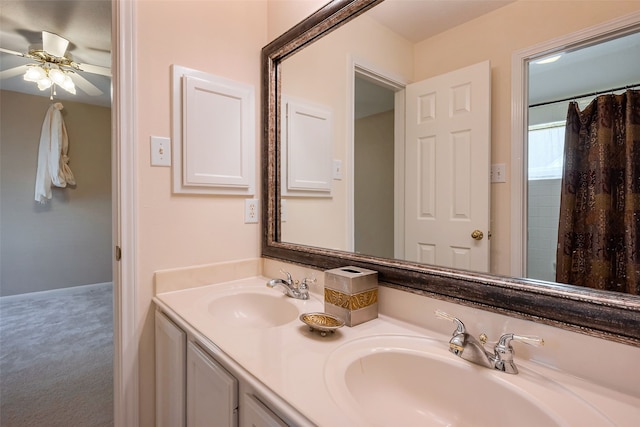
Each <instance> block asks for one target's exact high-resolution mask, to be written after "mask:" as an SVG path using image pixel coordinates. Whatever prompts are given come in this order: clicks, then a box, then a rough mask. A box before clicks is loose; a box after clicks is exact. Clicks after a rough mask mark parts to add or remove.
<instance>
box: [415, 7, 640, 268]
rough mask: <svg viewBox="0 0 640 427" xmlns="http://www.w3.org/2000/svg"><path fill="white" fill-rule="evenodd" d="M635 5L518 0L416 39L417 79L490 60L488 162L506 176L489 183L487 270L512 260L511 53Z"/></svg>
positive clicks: (573, 30) (613, 16)
mask: <svg viewBox="0 0 640 427" xmlns="http://www.w3.org/2000/svg"><path fill="white" fill-rule="evenodd" d="M637 10H640V1H615V0H609V1H589V0H581V1H580V2H575V1H560V2H558V1H545V0H541V1H538V0H522V1H518V2H516V3H513V4H510V5H508V6H505V7H503V8H501V9H498V10H496V11H494V12H493V13H489V14H487V15H484V16H482V17H480V18H478V19H475V20H473V21H471V22H469V23H467V24H464V25H461V26H459V27H456V28H453V29H452V30H450V31H447V32H444V33H442V34H439V35H437V36H434V37H431V38H429V39H427V40H424V41H423V42H421V43H418V44H416V46H415V58H416V59H415V79H416V81H419V80H422V79H425V78H428V77H432V76H435V75H438V74H441V73H445V72H448V71H452V70H455V69H458V68H461V67H464V66H467V65H471V64H475V63H478V62H481V61H484V60H487V59H489V60H491V80H492V81H491V84H492V91H491V116H492V120H491V134H492V147H491V150H492V154H491V162H492V163H505V164H507V177H508V182H507V183H506V184H492V185H491V192H492V193H491V213H492V218H491V232H492V238H491V272H493V273H497V274H507V275H508V274H509V273H510V263H511V257H510V254H511V249H510V242H511V240H510V239H511V230H510V226H511V223H510V222H511V215H510V203H511V187H510V182H511V181H512V180H511V179H510V171H511V127H510V125H509V123H511V56H512V54H513V53H514V52H515V51H518V50H521V49H524V48H527V47H530V46H534V45H537V44H539V43H542V42H544V41H547V40H551V39H554V38H557V37H559V36H561V35H564V34H569V33H572V32H576V31H578V30H581V29H584V28H588V27H590V26H593V25H596V24H598V23H602V22H605V21H608V20H611V19H613V18H615V17H618V16H623V15H625V14H628V13H631V12H633V11H637Z"/></svg>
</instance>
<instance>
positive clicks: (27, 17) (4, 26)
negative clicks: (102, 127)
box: [0, 0, 111, 106]
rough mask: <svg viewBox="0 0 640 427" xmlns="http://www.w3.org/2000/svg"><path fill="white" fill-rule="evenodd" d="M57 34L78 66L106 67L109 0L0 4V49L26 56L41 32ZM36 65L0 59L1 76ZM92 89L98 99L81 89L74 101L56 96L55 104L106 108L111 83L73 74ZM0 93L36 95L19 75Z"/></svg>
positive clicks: (8, 0) (9, 0) (0, 83)
mask: <svg viewBox="0 0 640 427" xmlns="http://www.w3.org/2000/svg"><path fill="white" fill-rule="evenodd" d="M43 30H44V31H49V32H52V33H55V34H58V35H60V36H62V37H64V38H66V39H68V40H69V41H70V45H69V49H68V52H69V53H70V54H71V55H72V57H73V60H74V61H76V62H79V63H86V64H92V65H99V66H102V67H107V68H110V67H111V1H109V0H73V1H71V0H62V1H61V0H0V47H2V48H4V49H9V50H13V51H18V52H23V53H24V52H27V51H28V49H29V46H30V45H33V44H41V43H42V31H43ZM34 62H35V61H33V60H30V59H28V58H22V57H19V56H14V55H11V54H7V53H0V71H5V70H8V69H11V68H13V67H18V66H21V65H25V64H28V63H34ZM78 73H79V74H81V75H82V76H83V77H84V78H86V79H87V80H89V81H90V82H91V83H93V84H94V85H95V86H97V87H98V88H99V89H100V90H101V91H102V92H103V95H101V96H94V97H91V96H88V95H86V94H85V93H84V92H83V91H81V90H80V89H77V94H76V95H71V94H68V93H67V92H66V91H65V90H63V89H58V90H57V96H56V99H60V100H72V101H76V102H84V103H88V104H94V105H102V106H110V105H111V79H110V78H109V77H105V76H100V75H96V74H91V73H86V72H81V71H78ZM0 88H1V89H3V90H11V91H16V92H23V93H29V94H33V95H39V96H47V97H48V96H49V95H50V91H49V90H45V91H44V92H42V91H40V90H38V88H37V86H36V84H35V83H33V82H25V81H24V80H23V78H22V75H17V76H14V77H10V78H6V79H2V80H0Z"/></svg>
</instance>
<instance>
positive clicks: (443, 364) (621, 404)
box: [154, 260, 640, 427]
mask: <svg viewBox="0 0 640 427" xmlns="http://www.w3.org/2000/svg"><path fill="white" fill-rule="evenodd" d="M272 263H274V262H273V261H269V260H255V261H250V262H249V264H251V265H253V266H254V267H253V272H256V271H257V272H258V273H257V274H254V275H251V272H247V273H243V272H240V271H239V270H242V269H236V270H237V271H233V273H232V274H227V275H222V276H219V275H218V276H216V277H214V276H215V275H214V276H211V282H210V283H211V284H205V283H206V278H205V277H206V274H203V273H202V272H201V271H202V268H201V267H196V268H194V269H183V270H180V271H177V272H176V271H170V272H158V273H157V274H156V290H157V293H156V296H155V298H154V301H155V303H156V399H157V402H156V406H157V411H158V412H157V417H156V418H157V425H172V426H176V425H203V423H205V424H206V425H215V426H217V425H224V426H227V425H229V426H236V425H239V426H251V425H257V426H258V425H259V426H280V425H290V426H312V425H317V426H342V425H349V426H399V425H402V426H405V427H410V426H449V425H450V426H454V425H455V426H485V425H491V426H516V425H517V426H521V427H526V426H567V427H568V426H620V427H623V426H634V425H637V421H638V419H640V389H639V387H638V384H640V374H639V373H638V372H640V371H639V370H637V369H633V368H634V366H633V360H635V361H636V362H637V360H638V355H639V351H638V348H637V347H632V346H627V345H624V344H619V343H613V342H609V341H604V340H600V339H597V338H593V337H587V336H582V335H579V334H575V333H571V332H568V331H564V330H561V329H558V328H553V327H549V326H545V325H541V324H535V323H533V322H528V321H524V320H518V319H511V318H508V317H506V316H501V315H498V314H493V313H489V312H484V311H480V310H477V309H474V308H469V307H463V306H458V305H456V304H453V303H450V302H445V301H440V300H435V299H432V298H428V297H424V296H420V295H415V294H410V293H406V292H401V291H398V290H394V289H391V288H387V287H381V288H380V308H379V311H380V315H379V317H378V318H377V319H373V320H371V321H368V322H365V323H362V324H360V325H357V326H354V327H342V328H340V329H338V330H336V331H335V332H334V333H329V334H326V336H322V335H321V334H320V333H318V331H312V330H311V329H310V328H309V327H308V326H307V325H305V324H304V323H302V322H301V321H300V319H299V317H300V315H302V314H304V313H312V312H323V311H324V303H323V298H322V290H323V283H322V282H323V281H322V272H320V271H315V272H312V273H311V275H313V274H315V276H316V277H317V278H318V279H319V280H317V283H314V284H312V285H311V286H310V289H309V290H310V293H309V296H310V297H309V299H307V300H303V299H296V298H292V297H290V296H287V295H285V294H284V293H283V292H282V290H281V289H279V287H276V288H272V287H268V286H267V283H268V282H269V280H271V279H273V278H274V277H276V275H274V274H272V273H273V272H274V271H276V272H277V271H278V269H279V268H281V267H280V266H279V265H278V266H273V265H271V264H272ZM223 267H224V268H227V269H228V268H229V267H228V265H227V266H223ZM207 268H209V269H210V271H216V267H215V266H214V267H207ZM291 268H293V269H294V270H295V269H296V268H300V267H295V266H291ZM245 270H246V269H245ZM194 271H195V272H196V273H194ZM198 271H200V273H198ZM303 274H309V273H307V272H297V271H296V272H294V274H293V276H294V278H302V275H303ZM194 277H199V279H198V280H194ZM436 309H442V310H443V311H445V312H448V313H450V314H451V315H454V316H456V317H458V318H460V319H461V320H462V321H463V322H464V324H465V326H466V331H467V332H468V333H469V339H473V340H475V338H471V337H472V336H476V337H477V336H478V335H480V333H482V332H485V333H487V335H488V336H489V342H491V341H497V340H498V338H499V337H500V335H502V334H504V333H518V334H522V335H538V336H541V337H542V338H544V341H545V345H544V346H540V347H534V346H528V345H525V344H522V343H519V342H515V341H513V342H512V345H513V347H514V349H515V353H516V355H515V357H514V364H515V365H516V366H517V370H518V371H519V372H518V373H517V374H509V373H506V372H501V371H500V370H496V369H488V368H486V367H483V366H479V365H477V364H473V363H470V362H469V361H467V360H463V358H461V357H457V356H456V355H455V354H453V352H451V351H450V344H449V341H450V340H451V339H452V332H454V331H456V329H457V323H458V322H453V323H452V322H451V321H447V320H442V319H441V318H438V317H437V316H436V314H435V311H436ZM408 313H412V314H411V316H413V317H407V314H408ZM442 316H443V315H442V314H441V316H440V317H442ZM445 317H446V316H445ZM449 320H451V319H449ZM516 329H518V330H516ZM458 332H459V329H458ZM452 342H453V341H452ZM487 348H489V343H487ZM590 352H591V353H590ZM572 359H573V360H572ZM594 366H597V367H598V368H597V369H596V371H598V372H594V369H593V367H594ZM624 366H627V368H631V370H627V371H626V372H625V371H624ZM625 377H626V378H625ZM623 378H624V379H623ZM620 381H624V383H621V382H620Z"/></svg>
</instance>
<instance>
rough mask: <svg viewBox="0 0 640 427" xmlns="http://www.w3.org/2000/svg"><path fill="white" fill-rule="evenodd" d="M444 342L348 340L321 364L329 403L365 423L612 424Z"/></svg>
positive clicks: (545, 382) (533, 377) (531, 376)
mask: <svg viewBox="0 0 640 427" xmlns="http://www.w3.org/2000/svg"><path fill="white" fill-rule="evenodd" d="M447 349H448V346H447V342H446V341H444V342H436V341H433V340H430V339H425V338H420V337H410V336H401V335H388V336H384V335H383V336H377V337H367V338H362V339H358V340H354V341H352V342H350V343H348V344H345V345H343V346H342V347H339V348H338V349H336V350H335V351H334V352H333V353H332V354H331V355H330V356H329V358H328V360H327V362H326V365H325V382H326V385H327V388H328V389H329V392H330V394H331V396H332V397H333V399H334V401H335V402H336V403H337V404H338V405H339V406H340V407H341V409H344V410H345V411H346V412H348V413H350V414H351V415H352V416H353V417H354V419H358V418H360V419H362V418H363V417H364V418H365V419H366V421H367V424H369V425H371V426H397V425H402V426H403V427H411V426H421V427H427V426H459V427H462V426H473V427H480V426H494V427H495V426H518V427H539V426H545V427H553V426H577V425H598V426H607V425H612V424H611V423H610V422H609V421H608V420H607V419H605V418H603V417H602V416H601V415H600V413H599V412H597V411H596V410H595V409H593V408H592V407H591V406H590V405H588V404H586V403H585V402H584V401H582V400H579V398H578V397H577V396H575V395H574V394H572V393H571V392H570V391H568V390H567V389H564V388H563V387H561V386H560V385H559V384H557V383H555V382H553V381H551V380H549V379H547V378H544V377H542V376H540V375H537V374H536V373H535V372H533V371H531V370H527V369H522V367H521V372H520V374H518V375H510V374H506V373H503V372H498V371H494V370H490V369H487V368H483V367H479V366H476V365H473V364H470V363H469V362H466V361H464V360H462V359H459V358H457V357H456V356H454V355H453V354H451V353H449V352H448V350H447Z"/></svg>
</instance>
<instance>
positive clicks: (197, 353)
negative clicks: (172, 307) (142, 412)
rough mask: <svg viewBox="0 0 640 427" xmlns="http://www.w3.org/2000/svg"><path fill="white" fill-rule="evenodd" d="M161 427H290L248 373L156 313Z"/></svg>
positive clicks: (158, 397)
mask: <svg viewBox="0 0 640 427" xmlns="http://www.w3.org/2000/svg"><path fill="white" fill-rule="evenodd" d="M155 320H156V322H155V337H156V426H158V427H165V426H167V427H169V426H170V427H185V426H186V427H238V426H239V427H286V426H289V425H294V424H293V423H287V422H285V421H284V420H283V418H281V417H280V416H279V415H277V414H276V411H274V410H273V409H272V408H270V407H269V406H267V404H266V402H267V401H269V400H270V399H269V396H265V395H264V394H262V395H260V394H259V393H257V391H256V390H255V388H254V387H252V386H251V385H250V384H249V382H248V381H247V380H245V378H246V376H247V375H248V374H246V373H243V372H240V371H239V370H237V369H233V367H230V366H229V365H226V364H223V363H222V362H221V361H219V360H217V359H216V358H215V357H214V356H213V355H212V354H211V353H210V352H209V351H207V350H206V348H205V347H206V346H205V345H202V344H201V343H199V342H198V340H197V339H196V338H195V337H193V336H190V335H189V334H188V333H187V332H185V331H184V330H183V329H182V328H181V327H180V326H179V325H178V324H176V323H174V322H173V321H172V320H171V319H170V318H169V317H168V316H167V315H165V314H164V313H163V312H161V311H160V310H156V313H155Z"/></svg>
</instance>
